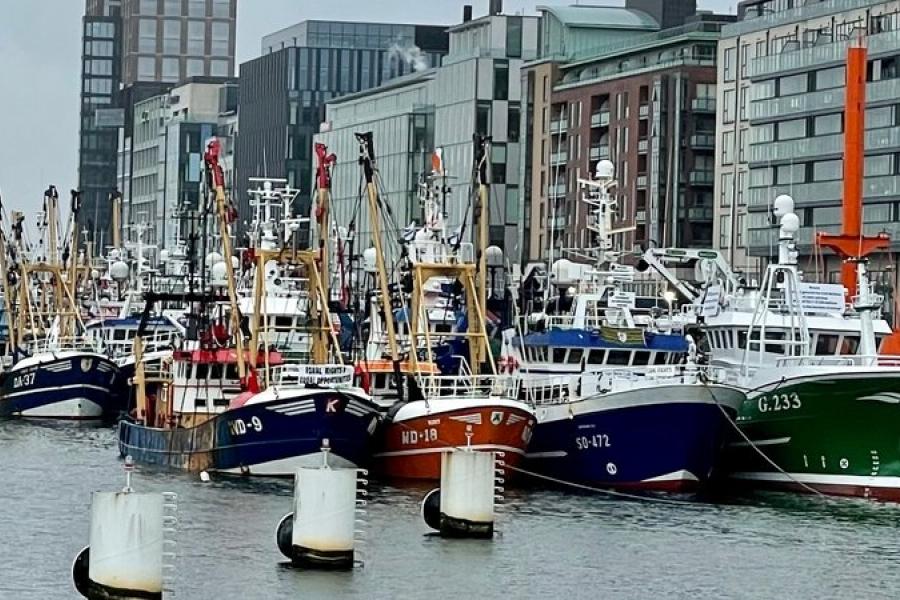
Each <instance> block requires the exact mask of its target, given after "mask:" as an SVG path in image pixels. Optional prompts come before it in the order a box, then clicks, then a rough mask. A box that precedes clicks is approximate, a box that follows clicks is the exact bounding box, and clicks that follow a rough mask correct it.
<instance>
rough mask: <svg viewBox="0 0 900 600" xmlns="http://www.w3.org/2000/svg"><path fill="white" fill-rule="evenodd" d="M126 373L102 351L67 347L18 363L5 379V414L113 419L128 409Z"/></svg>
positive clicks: (1, 411) (0, 388) (0, 407)
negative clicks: (123, 375) (124, 393)
mask: <svg viewBox="0 0 900 600" xmlns="http://www.w3.org/2000/svg"><path fill="white" fill-rule="evenodd" d="M121 389H122V378H121V374H120V373H119V369H118V367H117V366H116V365H115V363H113V362H112V361H110V360H108V359H107V358H105V357H103V356H100V355H98V354H80V353H61V354H59V355H55V356H54V355H48V357H47V358H46V360H44V359H43V358H41V359H39V360H38V362H28V363H26V364H25V365H23V366H21V367H20V366H18V365H17V366H14V367H13V368H12V369H11V370H10V371H8V372H7V373H5V374H4V375H3V378H2V381H0V417H27V418H35V419H74V420H98V419H104V420H113V419H115V418H117V417H119V415H120V414H122V413H123V412H124V411H125V410H126V399H125V398H124V397H123V396H122V395H121V393H120V391H121Z"/></svg>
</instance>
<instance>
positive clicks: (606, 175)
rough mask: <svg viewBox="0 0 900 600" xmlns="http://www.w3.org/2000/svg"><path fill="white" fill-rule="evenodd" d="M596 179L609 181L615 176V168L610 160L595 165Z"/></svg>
mask: <svg viewBox="0 0 900 600" xmlns="http://www.w3.org/2000/svg"><path fill="white" fill-rule="evenodd" d="M596 173H597V179H601V180H604V181H609V180H610V179H612V178H613V177H615V175H616V167H615V166H614V165H613V164H612V161H611V160H606V159H604V160H601V161H600V162H598V163H597V170H596Z"/></svg>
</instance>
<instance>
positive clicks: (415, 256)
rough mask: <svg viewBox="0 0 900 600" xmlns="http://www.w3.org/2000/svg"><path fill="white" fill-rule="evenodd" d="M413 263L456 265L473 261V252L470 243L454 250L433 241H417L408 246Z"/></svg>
mask: <svg viewBox="0 0 900 600" xmlns="http://www.w3.org/2000/svg"><path fill="white" fill-rule="evenodd" d="M409 247H410V253H411V255H412V256H411V258H412V260H413V262H417V263H428V264H438V265H458V264H461V263H471V262H474V260H475V250H474V247H473V246H472V244H471V243H469V242H464V243H462V244H459V247H458V248H456V247H454V246H452V245H450V244H447V243H444V242H440V241H434V240H417V241H415V242H413V243H411V244H410V245H409Z"/></svg>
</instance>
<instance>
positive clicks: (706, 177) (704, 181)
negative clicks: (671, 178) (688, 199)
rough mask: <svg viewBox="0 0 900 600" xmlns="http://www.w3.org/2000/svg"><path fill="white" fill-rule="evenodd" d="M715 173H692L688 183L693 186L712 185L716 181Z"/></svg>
mask: <svg viewBox="0 0 900 600" xmlns="http://www.w3.org/2000/svg"><path fill="white" fill-rule="evenodd" d="M715 178H716V176H715V172H714V171H706V170H704V171H691V172H690V174H689V175H688V181H689V182H690V184H691V185H712V184H713V181H715Z"/></svg>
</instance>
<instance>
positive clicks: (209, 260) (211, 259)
mask: <svg viewBox="0 0 900 600" xmlns="http://www.w3.org/2000/svg"><path fill="white" fill-rule="evenodd" d="M220 262H222V255H221V254H219V253H218V252H210V253H209V254H207V255H206V268H207V269H211V268H212V267H213V265H215V264H217V263H220Z"/></svg>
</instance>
